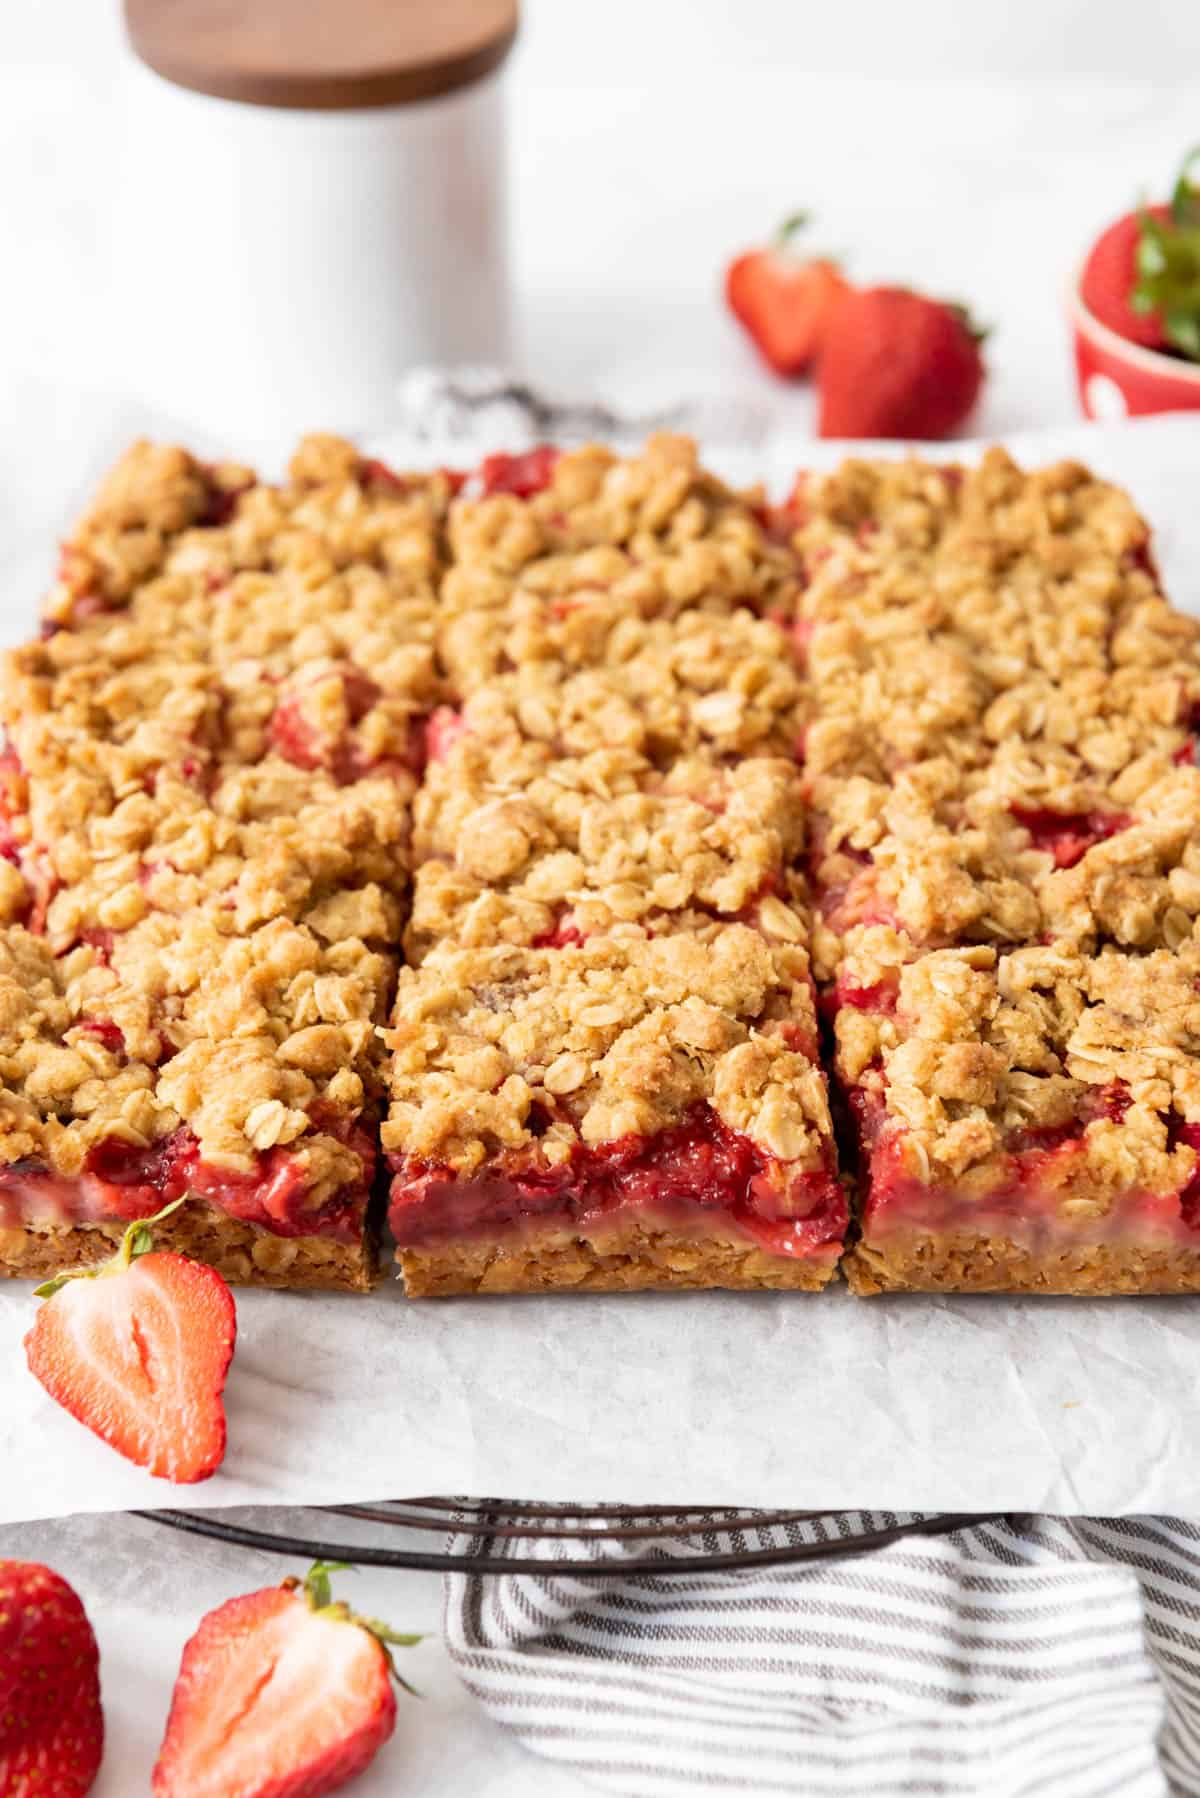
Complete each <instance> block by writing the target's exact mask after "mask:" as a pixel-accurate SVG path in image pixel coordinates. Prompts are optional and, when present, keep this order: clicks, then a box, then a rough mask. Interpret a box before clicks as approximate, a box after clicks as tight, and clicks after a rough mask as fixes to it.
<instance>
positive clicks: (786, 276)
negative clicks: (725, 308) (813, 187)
mask: <svg viewBox="0 0 1200 1798" xmlns="http://www.w3.org/2000/svg"><path fill="white" fill-rule="evenodd" d="M807 223H808V215H807V213H804V212H797V213H795V214H794V215H793V216H792V217H791V218H789V219H785V221H784V223H783V224H782V225H781V226H780V228H779V230H778V232H777V233H776V235H775V239H774V242H773V243H771V244H770V245H768V246H767V248H766V249H761V250H749V251H747V252H746V254H745V255H744V256H738V257H735V259H734V260H733V261H732V262H731V263H730V265H729V268H728V269H727V271H726V274H725V298H726V300H727V302H728V304H729V309H730V311H731V312H732V313H733V315H734V317H735V318H736V319H737V320H738V321H739V323H740V324H742V325H744V326H745V328H746V330H747V331H748V333H749V335H750V337H751V339H752V340H753V342H754V345H755V347H756V348H757V350H758V351H759V353H760V355H761V356H762V357H763V359H764V360H765V361H766V363H767V364H768V366H769V367H771V368H773V369H774V370H775V373H776V374H777V375H785V376H790V375H801V374H803V373H804V372H805V370H806V369H808V368H810V367H811V366H812V364H813V362H815V360H816V357H817V353H818V351H819V350H820V348H821V341H822V338H823V337H824V334H825V329H826V326H827V325H828V323H829V320H830V318H831V317H832V316H833V312H834V310H835V308H836V306H837V305H838V302H839V301H840V300H841V299H842V297H843V295H844V294H846V293H848V292H849V291H850V288H849V284H848V282H846V281H845V280H844V278H843V276H842V273H841V270H840V269H839V268H838V265H837V263H836V262H832V261H830V259H829V258H828V257H824V256H818V257H811V258H805V257H801V256H799V255H797V253H796V251H795V248H794V240H795V238H796V236H797V234H798V233H799V232H800V231H801V230H803V228H804V226H805V225H806V224H807Z"/></svg>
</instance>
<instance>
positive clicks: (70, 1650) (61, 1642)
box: [0, 1561, 104, 1798]
mask: <svg viewBox="0 0 1200 1798" xmlns="http://www.w3.org/2000/svg"><path fill="white" fill-rule="evenodd" d="M103 1751H104V1715H103V1712H102V1711H101V1709H100V1657H99V1654H98V1653H97V1650H96V1638H95V1636H94V1635H93V1634H92V1626H91V1624H90V1623H89V1622H88V1620H87V1614H86V1612H85V1611H84V1608H83V1606H82V1604H81V1603H80V1602H79V1599H78V1597H77V1596H76V1594H75V1593H74V1592H73V1591H72V1590H71V1587H70V1586H68V1584H67V1582H66V1580H65V1579H61V1578H60V1577H59V1575H58V1574H57V1573H54V1572H52V1571H51V1569H50V1568H49V1567H42V1566H40V1565H39V1564H38V1563H37V1562H36V1561H0V1793H3V1794H4V1798H43V1795H44V1798H82V1795H83V1793H84V1792H89V1791H90V1790H91V1788H92V1783H93V1781H94V1780H95V1777H96V1772H97V1769H98V1768H99V1766H100V1757H101V1755H102V1753H103Z"/></svg>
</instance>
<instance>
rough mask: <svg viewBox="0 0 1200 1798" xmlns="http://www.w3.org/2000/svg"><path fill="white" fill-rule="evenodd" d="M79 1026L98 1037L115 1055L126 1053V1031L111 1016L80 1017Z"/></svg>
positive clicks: (90, 1034)
mask: <svg viewBox="0 0 1200 1798" xmlns="http://www.w3.org/2000/svg"><path fill="white" fill-rule="evenodd" d="M79 1028H80V1029H81V1030H86V1031H87V1033H88V1035H89V1036H94V1037H96V1038H97V1039H98V1040H99V1041H100V1042H102V1043H103V1044H104V1047H105V1048H106V1049H111V1050H112V1052H113V1054H114V1055H124V1053H125V1032H124V1031H123V1030H122V1029H121V1027H120V1025H119V1024H114V1023H113V1021H112V1019H111V1018H80V1020H79Z"/></svg>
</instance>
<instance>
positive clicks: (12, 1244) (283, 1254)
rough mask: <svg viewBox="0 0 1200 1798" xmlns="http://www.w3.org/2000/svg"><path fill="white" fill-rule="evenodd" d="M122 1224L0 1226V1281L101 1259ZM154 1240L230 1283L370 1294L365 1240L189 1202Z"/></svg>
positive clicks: (371, 1267)
mask: <svg viewBox="0 0 1200 1798" xmlns="http://www.w3.org/2000/svg"><path fill="white" fill-rule="evenodd" d="M126 1227H127V1226H126V1224H125V1223H124V1222H116V1223H96V1224H49V1225H43V1226H42V1227H40V1228H39V1227H38V1226H37V1225H21V1224H18V1225H13V1226H11V1227H0V1278H3V1277H8V1278H10V1279H18V1280H28V1279H37V1280H45V1279H49V1278H50V1276H51V1275H53V1274H61V1273H69V1272H70V1271H71V1270H72V1269H74V1268H82V1267H91V1266H94V1264H95V1263H96V1262H98V1261H103V1260H105V1259H106V1258H107V1257H108V1256H109V1255H111V1254H112V1253H113V1252H114V1250H115V1249H116V1247H117V1245H118V1244H119V1243H120V1240H121V1237H122V1234H123V1233H124V1231H125V1229H126ZM154 1245H155V1247H156V1248H159V1249H169V1250H172V1251H173V1252H175V1253H176V1254H181V1255H191V1256H192V1257H194V1259H196V1260H197V1261H205V1262H207V1263H208V1265H209V1266H210V1267H215V1268H216V1270H217V1272H218V1273H219V1274H222V1275H223V1276H224V1278H225V1279H226V1280H228V1281H229V1282H230V1284H231V1285H234V1286H278V1287H288V1288H307V1289H309V1290H313V1291H325V1292H369V1291H370V1290H371V1288H372V1286H373V1285H374V1284H375V1281H376V1276H377V1255H376V1249H375V1245H374V1243H373V1242H372V1241H371V1239H370V1237H369V1236H368V1237H366V1238H364V1240H363V1241H362V1242H357V1243H350V1242H337V1241H334V1240H333V1239H332V1238H330V1237H327V1236H277V1235H275V1234H274V1232H273V1231H270V1230H264V1229H261V1228H260V1227H259V1226H258V1225H257V1224H247V1223H243V1222H241V1221H240V1219H238V1218H233V1217H229V1216H228V1215H227V1214H226V1213H225V1212H223V1211H220V1210H218V1209H217V1208H216V1207H215V1206H213V1205H207V1204H203V1203H201V1202H200V1201H199V1200H193V1201H192V1202H191V1204H189V1205H188V1206H187V1207H186V1209H185V1210H184V1211H183V1212H182V1213H176V1214H175V1216H173V1217H169V1218H164V1220H163V1222H162V1223H161V1224H155V1226H154Z"/></svg>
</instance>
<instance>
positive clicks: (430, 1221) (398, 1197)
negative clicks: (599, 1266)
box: [388, 1105, 847, 1261]
mask: <svg viewBox="0 0 1200 1798" xmlns="http://www.w3.org/2000/svg"><path fill="white" fill-rule="evenodd" d="M392 1166H393V1169H394V1176H395V1177H394V1179H393V1182H392V1191H391V1202H390V1209H389V1212H388V1221H389V1223H390V1224H391V1228H392V1232H393V1234H394V1236H395V1238H396V1241H397V1243H398V1244H399V1245H400V1247H401V1248H419V1247H422V1246H426V1245H430V1244H434V1243H446V1242H453V1241H455V1240H460V1239H462V1238H473V1237H474V1238H478V1237H487V1238H491V1237H495V1236H500V1237H506V1236H509V1235H513V1234H517V1235H519V1234H520V1233H521V1232H522V1231H536V1232H547V1231H555V1230H565V1231H567V1232H569V1233H572V1234H576V1235H580V1236H586V1237H591V1236H594V1235H603V1233H604V1230H605V1228H606V1227H608V1228H613V1227H615V1226H618V1225H619V1224H620V1223H621V1222H622V1221H623V1220H624V1219H625V1218H627V1217H628V1216H629V1214H630V1213H638V1214H641V1215H643V1216H650V1217H652V1218H653V1220H654V1222H655V1223H656V1224H660V1225H661V1226H662V1227H663V1228H666V1229H668V1230H672V1231H677V1232H679V1233H685V1234H690V1235H697V1236H712V1237H721V1236H733V1237H736V1238H739V1239H741V1240H749V1241H751V1242H753V1243H754V1244H756V1245H757V1246H758V1247H760V1248H763V1249H766V1250H767V1251H768V1253H770V1254H773V1255H781V1256H784V1257H787V1258H789V1259H809V1258H811V1259H828V1260H830V1261H832V1260H833V1259H834V1258H835V1257H836V1256H837V1254H838V1252H839V1250H840V1247H841V1242H842V1237H843V1235H844V1234H845V1229H846V1223H847V1207H846V1199H845V1194H844V1192H843V1190H842V1188H841V1186H840V1184H839V1182H838V1179H837V1176H836V1173H835V1171H834V1168H833V1154H832V1147H831V1148H830V1152H829V1156H828V1160H827V1164H826V1165H825V1166H822V1167H820V1168H816V1169H808V1170H805V1171H796V1170H795V1169H793V1168H791V1167H790V1166H789V1165H788V1164H787V1163H785V1162H781V1161H778V1160H776V1159H775V1158H774V1157H773V1156H771V1155H768V1154H767V1153H766V1152H765V1151H764V1150H762V1149H760V1148H759V1147H758V1146H757V1144H755V1143H753V1142H751V1141H750V1140H749V1138H748V1137H745V1136H741V1135H739V1134H737V1132H735V1131H733V1130H729V1129H728V1128H726V1126H725V1125H724V1124H722V1123H721V1121H720V1119H719V1118H718V1117H717V1116H716V1115H715V1113H714V1112H712V1111H711V1110H710V1109H709V1107H708V1106H707V1105H699V1106H697V1107H696V1108H695V1110H694V1111H692V1112H691V1113H690V1114H689V1116H688V1117H687V1118H686V1119H685V1120H684V1121H683V1122H682V1123H680V1124H677V1125H675V1126H674V1127H672V1128H671V1129H669V1130H663V1131H660V1132H659V1133H658V1134H657V1135H655V1136H650V1137H645V1136H624V1137H620V1138H619V1139H618V1140H617V1141H615V1142H610V1143H601V1144H598V1145H597V1146H595V1147H593V1148H585V1147H583V1146H577V1147H576V1148H575V1149H574V1150H573V1152H572V1154H571V1155H570V1156H569V1157H568V1158H567V1160H566V1161H564V1162H562V1163H560V1164H558V1165H553V1166H552V1165H550V1164H549V1163H547V1162H546V1160H545V1158H544V1157H543V1156H541V1155H540V1154H539V1152H538V1150H537V1149H536V1147H531V1148H530V1149H528V1150H526V1151H523V1152H520V1153H517V1154H511V1155H503V1156H500V1157H498V1158H497V1159H496V1160H495V1161H493V1162H491V1163H490V1164H489V1165H488V1166H486V1167H484V1168H483V1169H482V1170H481V1171H480V1172H478V1173H476V1174H473V1175H469V1176H467V1177H460V1176H459V1175H457V1174H455V1172H454V1171H453V1169H451V1168H449V1167H444V1166H438V1165H435V1164H432V1163H429V1162H425V1161H419V1160H417V1159H415V1158H412V1157H397V1158H395V1159H394V1160H393V1162H392Z"/></svg>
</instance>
